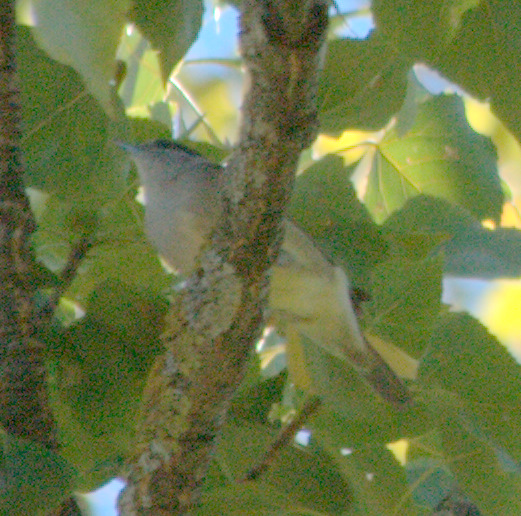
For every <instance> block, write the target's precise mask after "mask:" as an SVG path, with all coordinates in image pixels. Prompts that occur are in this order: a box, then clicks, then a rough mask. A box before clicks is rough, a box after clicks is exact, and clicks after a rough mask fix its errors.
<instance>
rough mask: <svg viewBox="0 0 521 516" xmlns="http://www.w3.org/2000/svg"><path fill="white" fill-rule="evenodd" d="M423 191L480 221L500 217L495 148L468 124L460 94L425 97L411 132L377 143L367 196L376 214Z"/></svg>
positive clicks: (385, 213) (381, 216)
mask: <svg viewBox="0 0 521 516" xmlns="http://www.w3.org/2000/svg"><path fill="white" fill-rule="evenodd" d="M421 193H424V194H430V195H434V196H438V197H442V198H445V199H447V200H449V201H451V202H452V203H454V204H456V205H460V206H462V207H464V208H466V209H467V210H468V211H469V212H470V213H471V214H472V215H474V216H475V217H476V218H477V219H479V220H483V219H492V220H493V221H496V222H497V221H498V220H499V217H500V214H501V208H502V203H503V193H502V189H501V184H500V180H499V176H498V173H497V167H496V153H495V150H494V147H493V145H492V143H491V142H490V140H489V139H488V138H485V137H483V136H480V135H478V134H477V133H475V132H474V131H472V129H471V128H470V127H469V125H468V123H467V121H466V119H465V114H464V109H463V104H462V102H461V99H460V98H459V97H456V96H450V97H448V96H440V97H436V98H433V99H432V100H430V101H428V102H425V103H424V104H423V105H422V106H421V107H420V109H419V113H418V117H417V120H416V123H415V125H414V127H413V128H412V129H411V130H410V131H409V132H408V133H407V134H405V135H404V136H402V137H399V136H398V135H397V133H396V132H395V131H390V132H389V133H388V134H387V136H386V138H385V139H384V140H383V141H382V142H381V143H380V144H379V145H378V148H377V153H376V156H375V160H374V163H373V168H372V170H371V173H370V176H369V184H368V187H367V193H366V196H365V202H366V205H367V207H368V208H369V210H370V211H371V213H372V214H373V217H374V218H375V219H376V220H377V221H379V222H381V221H383V220H385V219H386V218H387V217H388V216H389V215H390V214H391V213H392V212H393V211H395V210H396V209H398V208H400V207H401V206H403V204H404V203H405V202H406V200H407V199H409V198H411V197H413V196H415V195H419V194H421Z"/></svg>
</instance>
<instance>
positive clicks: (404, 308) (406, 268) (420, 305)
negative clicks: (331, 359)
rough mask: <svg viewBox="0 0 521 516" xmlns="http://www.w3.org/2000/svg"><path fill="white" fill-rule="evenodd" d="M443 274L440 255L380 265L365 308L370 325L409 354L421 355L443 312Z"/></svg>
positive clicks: (367, 324)
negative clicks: (441, 311)
mask: <svg viewBox="0 0 521 516" xmlns="http://www.w3.org/2000/svg"><path fill="white" fill-rule="evenodd" d="M441 277H442V262H441V260H440V258H427V259H425V260H421V261H418V262H404V261H403V260H399V261H390V262H386V263H383V264H382V265H380V266H378V267H376V268H375V269H374V271H373V286H372V290H371V300H370V301H369V302H368V303H367V305H366V306H365V307H364V312H365V315H366V317H365V323H366V326H367V327H368V328H369V329H370V331H372V332H374V333H375V334H377V335H381V336H382V338H383V339H384V340H390V341H391V342H393V343H395V344H397V345H398V346H399V347H401V348H403V349H404V350H405V351H406V352H408V353H409V354H411V355H413V356H419V355H421V353H422V352H423V351H424V349H425V346H426V344H427V342H428V339H429V336H430V332H431V331H432V328H433V325H434V323H435V321H436V318H437V316H438V314H439V311H440V307H441Z"/></svg>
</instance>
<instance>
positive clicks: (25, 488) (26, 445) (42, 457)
mask: <svg viewBox="0 0 521 516" xmlns="http://www.w3.org/2000/svg"><path fill="white" fill-rule="evenodd" d="M0 455H1V456H0V476H1V478H2V484H1V486H0V513H1V514H6V515H7V514H9V515H10V516H25V515H27V514H44V513H45V514H47V513H48V511H49V510H51V509H52V508H56V507H57V506H58V505H59V503H60V502H61V501H62V500H64V499H65V498H67V497H68V496H70V495H71V494H72V489H73V486H74V482H75V472H74V469H73V468H72V467H71V465H70V464H69V463H68V462H67V461H65V460H64V459H63V458H62V457H60V456H59V455H57V454H56V453H54V452H52V451H51V450H49V449H47V448H45V447H44V446H41V445H40V444H37V443H34V442H30V441H27V440H24V439H19V438H17V437H14V436H12V435H9V434H4V435H3V436H2V450H1V452H0Z"/></svg>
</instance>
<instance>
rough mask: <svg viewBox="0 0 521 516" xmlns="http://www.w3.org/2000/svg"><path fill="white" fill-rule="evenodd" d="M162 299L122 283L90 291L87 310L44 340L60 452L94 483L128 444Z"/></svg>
mask: <svg viewBox="0 0 521 516" xmlns="http://www.w3.org/2000/svg"><path fill="white" fill-rule="evenodd" d="M165 308H166V307H165V304H164V303H163V302H162V301H160V300H159V299H157V298H154V297H152V296H150V295H149V294H147V293H145V292H139V291H137V290H136V289H135V288H131V287H130V286H128V285H125V284H123V283H121V282H108V283H106V284H104V285H102V286H100V287H99V288H98V289H97V290H96V291H94V292H93V294H92V295H91V299H90V303H89V307H88V314H87V315H86V316H85V317H84V318H83V319H81V320H80V321H79V322H76V323H75V324H73V325H71V326H70V327H69V328H68V329H67V331H66V333H65V334H63V335H61V336H59V338H56V337H55V338H54V339H53V340H52V341H51V342H50V348H51V354H50V357H49V364H50V367H51V369H52V378H53V382H52V384H51V401H52V404H53V408H54V412H55V415H56V418H57V421H58V426H59V430H60V442H61V444H62V447H61V451H62V453H63V455H64V456H65V457H66V458H67V459H68V460H70V461H71V463H73V464H74V465H75V467H76V468H77V469H78V471H79V472H80V473H81V475H82V476H81V479H80V480H81V487H82V488H83V489H93V488H96V487H98V486H99V485H100V484H101V483H102V482H105V481H107V480H108V479H109V478H110V477H111V476H113V475H115V474H116V473H117V469H118V467H119V466H120V463H121V461H123V460H124V459H125V458H126V457H127V456H128V454H129V453H130V451H131V450H132V446H133V438H134V431H135V421H136V417H137V414H138V409H139V405H140V399H141V393H142V389H143V386H144V383H145V379H146V377H147V375H148V371H149V368H150V367H151V365H152V362H153V360H154V358H155V357H156V356H157V355H158V353H159V352H160V351H161V349H162V346H161V345H160V342H159V334H160V332H161V330H162V327H163V324H162V319H163V315H164V311H165Z"/></svg>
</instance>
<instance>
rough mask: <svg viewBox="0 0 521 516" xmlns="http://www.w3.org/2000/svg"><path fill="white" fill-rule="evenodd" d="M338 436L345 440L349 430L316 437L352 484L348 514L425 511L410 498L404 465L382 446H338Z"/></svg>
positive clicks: (411, 515)
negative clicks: (350, 504) (343, 432)
mask: <svg viewBox="0 0 521 516" xmlns="http://www.w3.org/2000/svg"><path fill="white" fill-rule="evenodd" d="M333 428H334V427H333ZM372 430H373V427H372V426H371V423H370V422H369V423H368V424H367V426H366V431H367V432H368V433H370V432H372ZM340 436H344V437H345V439H346V440H347V439H348V438H349V434H348V432H346V433H345V434H339V433H338V432H334V433H333V432H332V433H331V434H330V435H329V436H328V435H327V434H325V433H324V434H321V435H320V436H318V437H317V439H318V442H319V444H320V445H322V446H324V448H325V449H326V450H328V451H329V452H330V454H331V455H332V456H333V457H335V458H336V462H337V464H338V468H339V469H340V472H341V474H342V476H343V477H344V479H345V481H346V482H348V483H349V485H350V486H351V490H352V493H353V494H352V500H353V503H352V506H351V507H350V511H349V513H348V514H349V515H351V514H353V515H357V516H358V515H359V516H362V515H364V516H382V515H384V514H385V515H387V514H389V515H394V514H399V515H403V516H406V515H407V516H419V515H423V514H427V513H426V512H423V511H422V510H421V509H420V508H419V507H418V506H417V505H416V504H415V503H414V501H413V500H412V495H411V492H410V488H409V486H408V484H407V481H406V475H405V469H404V468H403V467H402V466H401V465H400V464H399V463H398V461H397V460H396V459H395V458H394V456H393V455H392V454H391V452H390V451H389V450H388V449H386V448H385V446H383V445H380V446H375V445H373V446H370V447H360V448H357V447H353V448H351V447H349V445H343V446H341V447H339V446H338V439H339V437H340Z"/></svg>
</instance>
